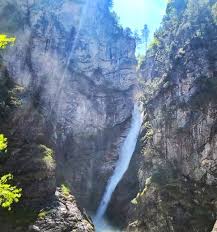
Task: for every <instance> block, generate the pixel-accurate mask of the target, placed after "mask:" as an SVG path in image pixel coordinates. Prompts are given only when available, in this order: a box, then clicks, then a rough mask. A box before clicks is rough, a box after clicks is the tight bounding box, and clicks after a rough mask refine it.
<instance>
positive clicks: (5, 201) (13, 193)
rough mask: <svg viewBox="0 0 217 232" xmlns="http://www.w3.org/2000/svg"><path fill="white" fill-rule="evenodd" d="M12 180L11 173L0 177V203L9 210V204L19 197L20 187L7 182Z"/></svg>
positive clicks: (16, 200)
mask: <svg viewBox="0 0 217 232" xmlns="http://www.w3.org/2000/svg"><path fill="white" fill-rule="evenodd" d="M10 180H13V175H12V174H7V175H4V176H2V177H1V178H0V205H1V207H3V208H7V209H8V210H11V205H12V204H13V203H14V202H16V203H17V202H18V201H19V199H20V198H21V192H22V189H21V188H17V187H16V186H12V185H10V184H9V183H8V182H9V181H10Z"/></svg>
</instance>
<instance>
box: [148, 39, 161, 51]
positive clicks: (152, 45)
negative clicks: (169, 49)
mask: <svg viewBox="0 0 217 232" xmlns="http://www.w3.org/2000/svg"><path fill="white" fill-rule="evenodd" d="M159 45H160V41H159V39H158V38H157V37H154V38H153V40H152V41H151V43H150V45H149V48H150V49H151V48H155V47H157V46H159Z"/></svg>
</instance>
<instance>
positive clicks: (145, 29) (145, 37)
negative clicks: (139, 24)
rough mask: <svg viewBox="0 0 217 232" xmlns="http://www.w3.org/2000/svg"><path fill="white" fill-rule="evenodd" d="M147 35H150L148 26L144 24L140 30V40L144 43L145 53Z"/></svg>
mask: <svg viewBox="0 0 217 232" xmlns="http://www.w3.org/2000/svg"><path fill="white" fill-rule="evenodd" d="M149 34H150V30H149V28H148V25H147V24H145V25H144V28H143V30H142V38H143V40H144V42H145V50H146V51H147V47H148V39H149Z"/></svg>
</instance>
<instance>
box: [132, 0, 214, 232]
mask: <svg viewBox="0 0 217 232" xmlns="http://www.w3.org/2000/svg"><path fill="white" fill-rule="evenodd" d="M216 7H217V5H216V1H212V0H210V1H203V0H199V1H193V0H189V1H185V0H172V1H170V3H169V4H168V7H167V15H166V16H165V17H164V20H163V24H162V27H161V28H160V29H159V31H158V32H157V33H156V35H155V38H154V41H153V43H152V45H151V48H150V49H149V51H148V53H147V55H146V57H145V61H144V62H143V63H142V65H141V67H140V72H139V76H140V80H141V86H142V88H143V92H144V100H143V101H144V103H145V110H146V118H145V122H144V124H143V129H142V135H141V138H140V142H139V148H138V150H139V152H138V154H137V160H138V169H139V170H138V173H137V177H138V180H139V186H140V191H139V193H138V194H137V197H136V198H134V199H133V200H132V205H133V206H132V207H131V210H130V211H129V212H130V213H129V218H130V219H129V221H130V222H129V226H128V231H156V232H158V231H176V232H178V231H180V232H181V231H192V232H193V231H201V232H205V231H206V232H209V231H211V230H212V228H213V225H214V223H215V220H216V216H217V215H216V212H217V211H216V210H217V208H216V207H217V196H216V191H217V189H216V184H217V162H216V158H217V153H216V144H217V135H216V132H217V130H216V125H217V121H216V119H217V118H216V113H217V105H216V103H217V102H216V99H217V95H216V93H217V53H216V47H217V37H216V35H217V25H216V16H217V11H216Z"/></svg>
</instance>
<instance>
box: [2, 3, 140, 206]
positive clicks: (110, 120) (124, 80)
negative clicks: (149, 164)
mask: <svg viewBox="0 0 217 232" xmlns="http://www.w3.org/2000/svg"><path fill="white" fill-rule="evenodd" d="M0 17H1V18H2V19H3V21H2V22H3V23H1V25H0V31H2V32H9V33H12V34H14V35H16V37H17V41H16V45H15V46H14V47H13V48H11V49H9V51H8V52H7V54H5V55H4V59H5V61H6V65H7V66H8V70H9V73H10V75H11V76H12V77H13V78H14V80H15V81H16V82H18V83H19V84H20V85H22V86H24V87H25V88H27V89H28V90H30V92H31V99H32V100H33V105H34V107H36V108H38V109H39V110H40V112H41V113H42V115H43V118H44V120H43V129H44V131H45V134H46V135H47V138H46V140H47V141H48V142H49V143H50V144H52V146H54V147H55V151H56V158H57V177H58V181H59V182H63V181H65V182H67V183H68V184H69V185H70V186H71V189H72V191H73V193H74V194H75V196H76V197H77V199H78V201H79V203H80V204H81V205H82V206H85V207H87V208H91V209H95V208H96V206H97V203H98V201H99V198H100V195H101V194H102V191H103V190H104V185H105V183H106V181H107V178H108V176H109V175H110V174H111V172H112V170H113V168H114V164H115V161H116V159H117V154H118V149H119V144H120V142H121V141H122V137H121V136H122V135H123V132H124V131H125V129H127V127H128V124H129V123H128V122H129V119H130V117H131V112H132V108H133V101H132V94H133V89H134V86H135V84H136V74H135V65H136V61H135V56H134V50H135V42H134V40H133V39H132V38H131V37H130V36H129V35H127V34H126V33H125V32H124V31H123V30H122V29H120V28H119V27H118V26H117V22H116V21H115V19H114V18H113V16H112V15H111V13H110V12H109V1H106V0H103V1H90V0H86V1H85V0H79V1H77V0H64V1H63V0H61V1H59V0H58V1H55V0H49V1H8V2H3V1H1V7H0ZM9 17H10V18H9ZM18 22H19V23H18ZM23 101H24V103H25V99H23Z"/></svg>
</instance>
